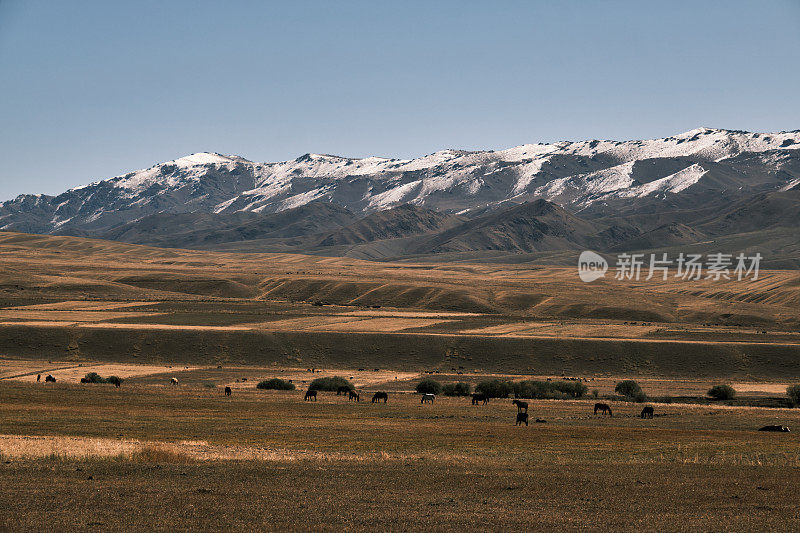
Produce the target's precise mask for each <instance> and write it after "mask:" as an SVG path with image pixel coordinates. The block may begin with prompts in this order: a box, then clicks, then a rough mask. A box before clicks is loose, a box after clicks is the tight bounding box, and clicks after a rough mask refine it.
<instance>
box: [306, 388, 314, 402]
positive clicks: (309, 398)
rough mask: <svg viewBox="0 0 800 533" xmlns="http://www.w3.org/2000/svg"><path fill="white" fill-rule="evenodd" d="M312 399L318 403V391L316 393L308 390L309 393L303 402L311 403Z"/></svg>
mask: <svg viewBox="0 0 800 533" xmlns="http://www.w3.org/2000/svg"><path fill="white" fill-rule="evenodd" d="M312 399H313V400H314V401H315V402H316V401H317V391H315V390H307V391H306V395H305V396H303V401H304V402H305V401H311V400H312Z"/></svg>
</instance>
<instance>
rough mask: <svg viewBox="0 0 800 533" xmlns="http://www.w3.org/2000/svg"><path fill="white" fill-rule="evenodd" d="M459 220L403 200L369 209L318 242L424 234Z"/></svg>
mask: <svg viewBox="0 0 800 533" xmlns="http://www.w3.org/2000/svg"><path fill="white" fill-rule="evenodd" d="M462 220H463V219H461V218H459V217H456V216H448V215H443V214H441V213H437V212H436V211H431V210H430V209H422V208H419V207H414V206H413V205H410V204H404V205H401V206H399V207H395V208H392V209H387V210H385V211H378V212H377V213H372V214H370V215H367V216H366V217H364V218H362V219H361V220H359V221H357V222H354V223H353V224H350V225H348V226H346V227H344V228H340V229H338V230H336V231H334V232H331V233H329V234H328V235H326V236H325V237H323V238H322V239H321V240H320V241H319V246H336V245H341V244H358V243H365V242H373V241H380V240H386V239H398V238H403V237H410V236H413V235H423V234H425V233H431V232H433V231H438V230H442V229H446V228H448V227H452V226H454V225H456V224H457V223H459V222H461V221H462Z"/></svg>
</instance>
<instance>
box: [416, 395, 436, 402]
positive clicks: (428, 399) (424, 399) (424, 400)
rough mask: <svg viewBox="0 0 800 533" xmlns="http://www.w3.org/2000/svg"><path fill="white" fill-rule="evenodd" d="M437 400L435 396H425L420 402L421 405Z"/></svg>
mask: <svg viewBox="0 0 800 533" xmlns="http://www.w3.org/2000/svg"><path fill="white" fill-rule="evenodd" d="M435 399H436V395H435V394H423V395H422V399H421V400H420V402H419V403H427V402H430V403H433V401H434V400H435Z"/></svg>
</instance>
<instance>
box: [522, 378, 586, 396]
mask: <svg viewBox="0 0 800 533" xmlns="http://www.w3.org/2000/svg"><path fill="white" fill-rule="evenodd" d="M511 386H512V388H513V390H514V396H516V397H517V398H542V399H550V400H562V399H566V398H581V397H582V396H583V395H584V394H586V392H587V390H588V388H587V387H586V385H584V384H583V383H582V382H580V381H536V380H526V381H516V382H514V383H512V384H511Z"/></svg>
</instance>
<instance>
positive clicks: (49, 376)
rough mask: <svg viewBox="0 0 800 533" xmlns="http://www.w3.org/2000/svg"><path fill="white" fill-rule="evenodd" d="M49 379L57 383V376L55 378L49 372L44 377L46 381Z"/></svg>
mask: <svg viewBox="0 0 800 533" xmlns="http://www.w3.org/2000/svg"><path fill="white" fill-rule="evenodd" d="M48 381H52V382H53V383H55V382H56V378H54V377H53V376H52V375H51V374H47V377H46V378H44V382H45V383H47V382H48Z"/></svg>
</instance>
